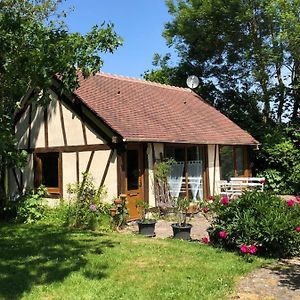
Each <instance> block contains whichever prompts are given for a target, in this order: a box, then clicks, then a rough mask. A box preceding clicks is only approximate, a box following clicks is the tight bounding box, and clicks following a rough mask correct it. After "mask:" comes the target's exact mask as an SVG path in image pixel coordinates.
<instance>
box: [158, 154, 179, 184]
mask: <svg viewBox="0 0 300 300" xmlns="http://www.w3.org/2000/svg"><path fill="white" fill-rule="evenodd" d="M174 163H175V160H174V159H166V160H164V161H161V162H158V163H156V164H155V169H154V178H155V179H156V180H159V181H166V180H167V178H168V176H169V175H170V172H171V168H172V164H174Z"/></svg>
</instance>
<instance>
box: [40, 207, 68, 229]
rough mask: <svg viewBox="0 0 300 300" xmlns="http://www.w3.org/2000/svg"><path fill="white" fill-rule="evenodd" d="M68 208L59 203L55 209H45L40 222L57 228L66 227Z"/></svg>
mask: <svg viewBox="0 0 300 300" xmlns="http://www.w3.org/2000/svg"><path fill="white" fill-rule="evenodd" d="M69 215H70V206H69V205H68V204H65V203H64V202H61V203H60V204H59V205H58V206H55V207H46V208H45V211H44V216H43V218H42V220H41V221H42V222H43V223H46V224H51V225H57V226H66V225H68V224H69Z"/></svg>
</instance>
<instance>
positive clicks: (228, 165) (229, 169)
mask: <svg viewBox="0 0 300 300" xmlns="http://www.w3.org/2000/svg"><path fill="white" fill-rule="evenodd" d="M248 164H249V163H248V151H247V147H245V146H220V168H221V179H222V180H229V179H230V177H239V176H249V168H248Z"/></svg>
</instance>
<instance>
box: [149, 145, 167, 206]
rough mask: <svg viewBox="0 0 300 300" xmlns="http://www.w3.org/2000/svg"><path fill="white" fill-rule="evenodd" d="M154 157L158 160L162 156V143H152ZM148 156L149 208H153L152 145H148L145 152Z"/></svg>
mask: <svg viewBox="0 0 300 300" xmlns="http://www.w3.org/2000/svg"><path fill="white" fill-rule="evenodd" d="M153 148H154V156H155V159H156V160H160V157H161V155H160V154H161V153H162V154H164V144H163V143H153ZM146 154H147V156H148V167H149V172H148V174H149V195H148V197H149V206H150V207H155V205H156V203H155V190H154V171H153V168H154V161H153V152H152V143H148V145H147V152H146Z"/></svg>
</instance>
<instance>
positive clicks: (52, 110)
mask: <svg viewBox="0 0 300 300" xmlns="http://www.w3.org/2000/svg"><path fill="white" fill-rule="evenodd" d="M67 142H68V139H67ZM48 144H49V147H55V146H63V145H64V140H63V131H62V124H61V119H60V111H59V103H58V101H57V98H56V97H52V100H51V102H50V103H49V105H48Z"/></svg>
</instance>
